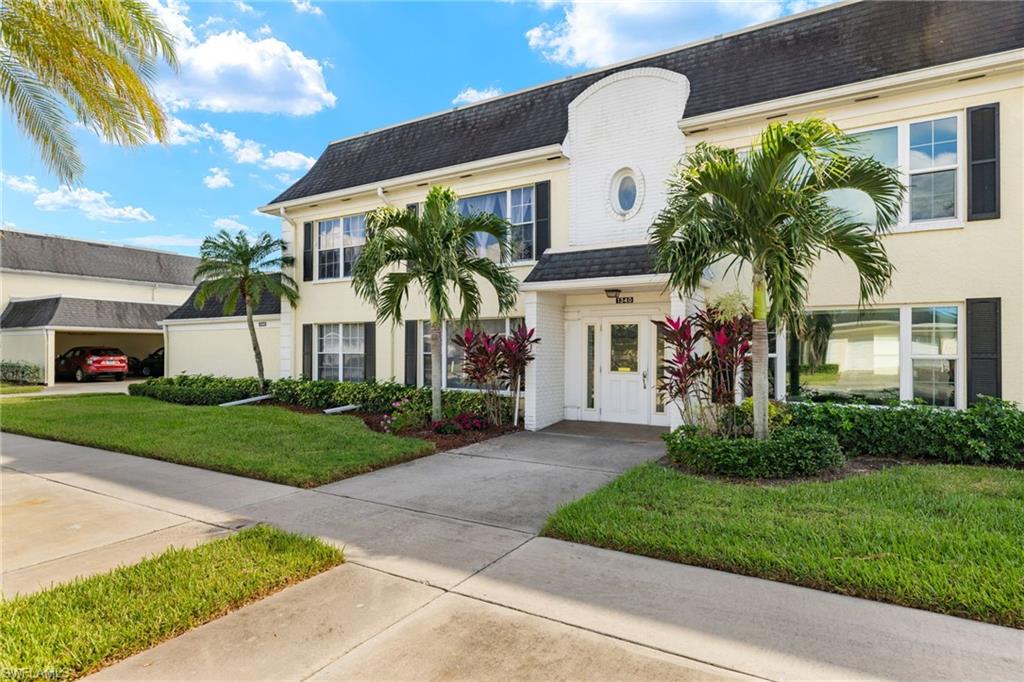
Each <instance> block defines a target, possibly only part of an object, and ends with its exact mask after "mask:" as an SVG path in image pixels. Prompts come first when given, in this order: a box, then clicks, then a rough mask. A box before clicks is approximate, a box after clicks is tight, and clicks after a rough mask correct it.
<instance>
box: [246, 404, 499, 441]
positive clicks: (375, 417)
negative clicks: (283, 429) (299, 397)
mask: <svg viewBox="0 0 1024 682" xmlns="http://www.w3.org/2000/svg"><path fill="white" fill-rule="evenodd" d="M253 404H254V405H258V406H260V407H280V408H284V409H286V410H291V411H292V412H300V413H302V414H323V413H324V411H323V410H318V409H316V408H313V407H303V406H302V405H291V404H289V403H281V402H277V401H276V400H263V401H261V402H258V403H253ZM341 414H345V415H348V416H350V417H358V418H359V419H362V420H363V423H365V424H366V426H367V427H369V428H370V430H372V431H376V432H377V433H386V431H384V426H383V421H384V415H383V414H376V413H371V412H358V411H352V412H342V413H341ZM518 430H519V429H518V428H516V427H513V426H511V425H505V426H492V427H491V428H489V429H487V430H485V431H463V432H462V433H459V434H455V435H446V434H439V433H434V432H433V431H431V430H430V429H429V428H421V429H405V430H404V431H401V432H399V433H398V434H397V435H399V436H407V437H409V438H419V439H420V440H427V441H430V442H431V443H433V444H434V450H435V451H436V452H444V451H445V450H455V449H457V448H461V447H464V446H466V445H472V444H473V443H479V442H480V441H483V440H487V439H489V438H496V437H498V436H504V435H505V434H506V433H513V432H514V431H518Z"/></svg>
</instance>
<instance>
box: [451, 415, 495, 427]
mask: <svg viewBox="0 0 1024 682" xmlns="http://www.w3.org/2000/svg"><path fill="white" fill-rule="evenodd" d="M452 421H453V422H455V423H456V424H458V426H459V428H460V429H462V430H463V431H486V430H487V429H489V428H491V422H489V421H488V420H487V418H486V417H481V416H480V415H478V414H475V413H473V412H460V413H459V414H457V415H455V417H454V418H453V419H452Z"/></svg>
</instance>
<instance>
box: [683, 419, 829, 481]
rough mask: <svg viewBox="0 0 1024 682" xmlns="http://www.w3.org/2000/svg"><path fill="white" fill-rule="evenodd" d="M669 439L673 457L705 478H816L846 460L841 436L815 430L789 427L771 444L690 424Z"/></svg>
mask: <svg viewBox="0 0 1024 682" xmlns="http://www.w3.org/2000/svg"><path fill="white" fill-rule="evenodd" d="M664 438H665V442H666V443H667V444H668V454H669V458H670V459H671V460H672V461H673V462H674V463H676V464H679V465H681V466H683V467H685V468H686V469H689V470H690V471H694V472H696V473H699V474H717V475H719V476H734V477H737V478H793V477H796V476H812V475H814V474H816V473H819V472H821V471H824V470H825V469H830V468H833V467H837V466H839V465H841V464H842V463H843V461H844V458H843V453H842V450H840V449H839V443H838V442H837V441H836V437H835V436H833V435H832V434H830V433H827V432H825V431H822V430H819V429H813V428H798V427H788V428H783V429H779V430H777V431H775V432H774V433H773V434H772V435H771V437H770V438H768V439H767V440H755V439H753V438H723V437H721V436H716V435H712V434H707V433H704V432H702V431H700V430H699V429H698V428H697V427H695V426H689V425H687V426H681V427H679V428H678V429H676V430H675V431H673V432H671V433H668V434H665V436H664Z"/></svg>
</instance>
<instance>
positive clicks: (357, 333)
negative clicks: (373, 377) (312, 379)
mask: <svg viewBox="0 0 1024 682" xmlns="http://www.w3.org/2000/svg"><path fill="white" fill-rule="evenodd" d="M316 332H317V341H316V378H317V379H324V380H328V381H363V380H364V379H366V345H365V332H366V327H365V325H363V323H361V322H354V323H352V322H346V323H336V324H318V325H317V326H316Z"/></svg>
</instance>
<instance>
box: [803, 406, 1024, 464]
mask: <svg viewBox="0 0 1024 682" xmlns="http://www.w3.org/2000/svg"><path fill="white" fill-rule="evenodd" d="M790 412H791V413H792V415H793V423H794V424H795V425H799V426H808V427H814V428H818V429H822V430H824V431H827V432H829V433H831V434H833V435H835V437H836V438H837V439H838V440H839V445H840V446H841V447H842V448H843V451H844V452H845V453H846V454H847V456H850V457H852V456H856V455H875V456H884V457H897V458H901V459H917V458H923V459H937V460H941V461H943V462H950V463H959V464H1021V463H1024V412H1022V411H1021V410H1019V409H1018V408H1017V407H1016V406H1015V405H1014V404H1013V403H1011V402H1007V401H1002V400H998V399H995V398H982V399H981V400H980V401H979V402H978V403H977V404H975V405H973V406H971V407H969V408H967V409H966V410H950V409H942V408H936V407H929V406H926V405H914V404H909V403H907V404H903V405H899V406H895V407H868V406H865V405H841V404H837V403H793V404H791V405H790Z"/></svg>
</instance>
